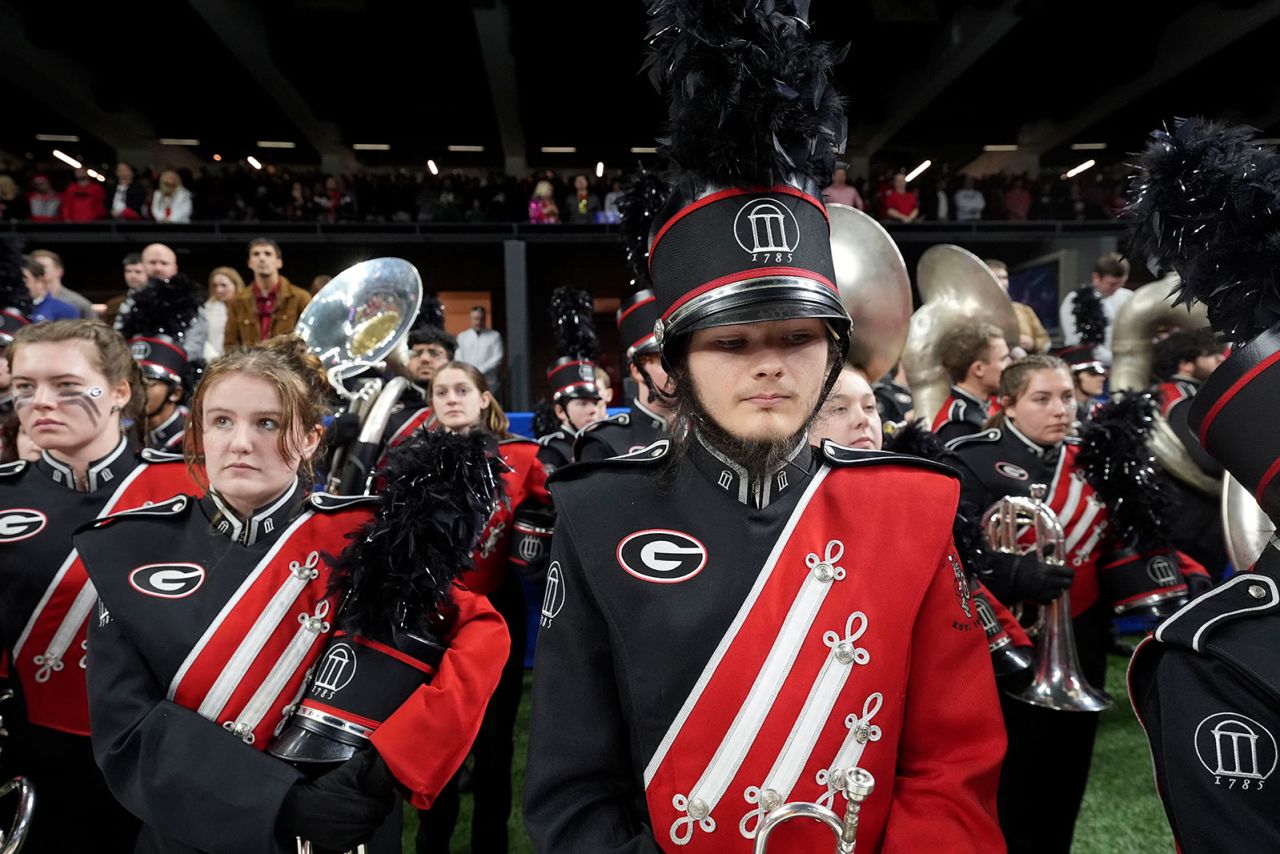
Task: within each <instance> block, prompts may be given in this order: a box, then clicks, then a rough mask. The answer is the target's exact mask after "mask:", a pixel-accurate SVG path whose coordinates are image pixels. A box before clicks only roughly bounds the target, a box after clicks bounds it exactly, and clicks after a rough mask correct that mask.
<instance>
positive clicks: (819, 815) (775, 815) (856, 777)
mask: <svg viewBox="0 0 1280 854" xmlns="http://www.w3.org/2000/svg"><path fill="white" fill-rule="evenodd" d="M839 778H843V781H842V784H841V785H837V787H836V788H837V789H839V790H840V791H842V792H844V795H845V799H846V800H845V804H846V805H845V810H844V818H843V819H841V818H840V816H838V815H836V814H835V812H834V811H833V810H830V809H828V808H826V807H824V806H822V805H820V804H814V803H809V802H808V801H792V802H791V803H786V804H783V805H782V806H780V807H778V808H777V809H775V810H773V811H772V812H770V813H769V814H768V815H767V816H765V819H764V821H762V822H760V829H759V830H758V831H756V842H755V846H754V847H753V848H752V849H751V850H752V851H753V852H754V854H765V852H766V851H767V850H768V847H769V834H770V833H772V832H773V829H774V828H775V827H777V826H778V825H780V824H782V823H783V822H784V821H791V820H792V819H796V818H808V819H813V820H815V821H820V822H822V823H823V824H825V825H826V826H827V827H829V828H831V830H832V831H834V832H835V835H836V849H835V850H836V854H853V852H854V847H855V846H856V845H857V836H858V816H859V815H860V814H861V812H862V802H863V801H865V800H866V799H867V797H868V796H869V795H870V794H871V792H872V791H873V790H874V789H875V787H876V781H875V778H874V777H872V776H871V772H869V771H864V770H862V769H861V768H850V769H849V770H848V771H845V772H843V773H840V772H837V775H836V776H833V777H832V779H833V780H837V782H840V780H839Z"/></svg>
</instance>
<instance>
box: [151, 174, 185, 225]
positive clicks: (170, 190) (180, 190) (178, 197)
mask: <svg viewBox="0 0 1280 854" xmlns="http://www.w3.org/2000/svg"><path fill="white" fill-rule="evenodd" d="M151 218H152V219H154V220H155V221H156V222H171V223H180V224H185V223H188V222H191V191H190V190H188V189H187V188H186V187H184V186H182V178H180V177H179V176H178V173H177V172H174V171H173V170H172V169H166V170H165V171H164V172H161V173H160V186H159V187H157V188H156V191H155V193H153V194H152V195H151Z"/></svg>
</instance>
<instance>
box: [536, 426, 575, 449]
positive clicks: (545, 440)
mask: <svg viewBox="0 0 1280 854" xmlns="http://www.w3.org/2000/svg"><path fill="white" fill-rule="evenodd" d="M556 439H564V440H565V441H566V442H568V441H571V440H570V439H569V436H568V435H567V434H566V433H565V432H564V431H563V430H557V431H555V432H554V433H548V434H547V435H545V436H542V437H541V438H539V439H538V444H539V445H544V446H545V445H550V444H551V443H552V442H553V441H555V440H556Z"/></svg>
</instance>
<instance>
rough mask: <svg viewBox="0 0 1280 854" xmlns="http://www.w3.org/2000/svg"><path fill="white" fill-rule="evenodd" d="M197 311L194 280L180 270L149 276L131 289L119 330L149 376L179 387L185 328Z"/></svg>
mask: <svg viewBox="0 0 1280 854" xmlns="http://www.w3.org/2000/svg"><path fill="white" fill-rule="evenodd" d="M199 312H200V301H199V297H198V296H197V295H196V287H195V283H194V282H192V281H191V280H190V279H189V278H187V277H186V276H184V275H183V274H182V273H178V274H176V275H174V276H172V277H171V278H168V279H149V280H147V283H146V284H145V285H143V286H142V287H140V288H138V289H137V290H136V291H134V292H133V298H132V300H130V306H129V310H128V311H127V312H126V313H125V314H124V317H123V319H122V320H121V323H120V334H122V335H123V336H124V337H125V338H126V339H127V340H128V342H129V349H130V350H132V351H133V359H134V361H136V362H137V363H138V365H139V367H141V368H142V373H143V375H145V376H146V377H147V378H148V379H155V380H164V381H165V382H167V383H169V384H171V385H174V386H178V387H181V386H182V385H183V377H184V376H185V375H186V373H187V351H186V349H185V347H184V346H183V341H184V339H185V338H186V334H187V329H188V328H189V327H190V326H191V324H192V323H193V322H194V321H195V319H196V316H197V315H198V314H199Z"/></svg>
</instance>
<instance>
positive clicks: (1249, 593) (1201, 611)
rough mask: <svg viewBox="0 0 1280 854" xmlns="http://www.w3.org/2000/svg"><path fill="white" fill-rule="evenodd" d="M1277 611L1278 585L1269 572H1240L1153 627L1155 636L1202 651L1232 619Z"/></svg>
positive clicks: (1165, 641) (1168, 642)
mask: <svg viewBox="0 0 1280 854" xmlns="http://www.w3.org/2000/svg"><path fill="white" fill-rule="evenodd" d="M1277 612H1280V585H1277V584H1276V581H1275V579H1273V578H1272V577H1271V576H1269V575H1263V574H1262V573H1257V572H1242V573H1240V574H1239V575H1237V576H1236V577H1235V578H1232V579H1231V580H1230V581H1227V582H1225V583H1223V584H1221V585H1219V586H1218V587H1215V588H1214V589H1213V590H1210V591H1209V592H1208V593H1206V594H1204V595H1203V596H1199V597H1197V598H1195V599H1192V600H1191V601H1190V602H1188V603H1187V604H1186V605H1184V606H1183V607H1182V609H1181V610H1179V611H1178V612H1177V613H1176V614H1174V615H1173V616H1172V617H1170V618H1169V619H1167V620H1165V621H1164V622H1163V623H1161V624H1160V626H1159V627H1158V628H1157V629H1156V635H1155V636H1156V640H1158V641H1160V642H1161V643H1167V644H1173V645H1174V646H1182V647H1188V648H1190V649H1193V650H1195V651H1196V652H1202V651H1204V647H1205V644H1206V643H1208V641H1209V638H1210V636H1211V635H1212V633H1213V632H1214V631H1216V630H1217V629H1219V628H1222V627H1223V626H1224V625H1225V624H1226V623H1229V622H1231V621H1232V620H1238V619H1241V618H1242V617H1256V616H1261V615H1263V614H1274V613H1277Z"/></svg>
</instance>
